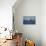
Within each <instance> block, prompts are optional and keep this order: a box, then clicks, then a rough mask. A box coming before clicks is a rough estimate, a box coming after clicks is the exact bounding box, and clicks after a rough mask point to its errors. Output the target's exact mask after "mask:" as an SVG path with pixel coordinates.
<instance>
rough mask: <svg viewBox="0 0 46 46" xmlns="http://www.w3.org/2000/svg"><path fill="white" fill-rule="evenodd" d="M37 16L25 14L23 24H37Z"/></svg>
mask: <svg viewBox="0 0 46 46" xmlns="http://www.w3.org/2000/svg"><path fill="white" fill-rule="evenodd" d="M35 23H36V17H35V16H23V24H35Z"/></svg>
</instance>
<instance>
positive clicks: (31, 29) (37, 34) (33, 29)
mask: <svg viewBox="0 0 46 46" xmlns="http://www.w3.org/2000/svg"><path fill="white" fill-rule="evenodd" d="M15 6H16V5H14V7H15ZM15 8H16V9H15ZM15 8H14V9H13V10H15V11H14V18H15V22H14V23H15V28H16V29H17V30H18V32H22V33H23V36H24V37H25V38H28V39H32V40H34V41H35V43H36V46H41V0H23V1H22V2H21V3H20V4H19V5H18V6H17V7H15ZM23 16H36V24H35V25H24V24H23Z"/></svg>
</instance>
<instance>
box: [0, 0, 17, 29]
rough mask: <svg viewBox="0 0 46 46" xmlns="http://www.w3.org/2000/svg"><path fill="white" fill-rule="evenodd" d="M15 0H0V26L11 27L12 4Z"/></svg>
mask: <svg viewBox="0 0 46 46" xmlns="http://www.w3.org/2000/svg"><path fill="white" fill-rule="evenodd" d="M15 2H16V0H0V27H7V28H9V29H12V6H13V4H14V3H15Z"/></svg>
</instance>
